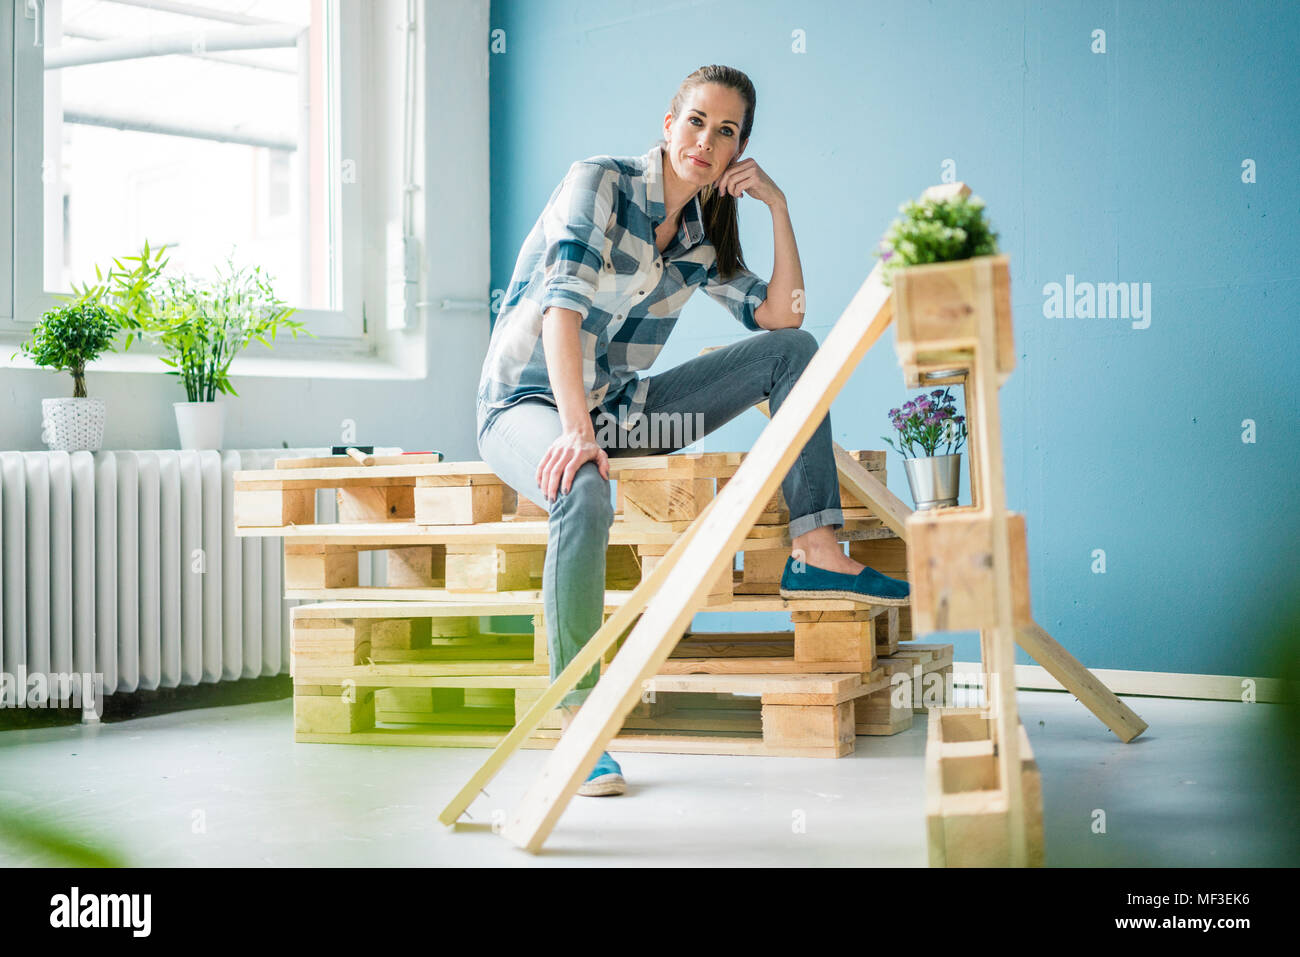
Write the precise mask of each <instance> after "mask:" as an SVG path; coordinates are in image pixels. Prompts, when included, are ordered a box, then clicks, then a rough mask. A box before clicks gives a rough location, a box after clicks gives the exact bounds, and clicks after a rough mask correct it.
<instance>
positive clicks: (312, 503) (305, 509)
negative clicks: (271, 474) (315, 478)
mask: <svg viewBox="0 0 1300 957" xmlns="http://www.w3.org/2000/svg"><path fill="white" fill-rule="evenodd" d="M234 508H235V525H236V526H237V527H249V528H251V527H257V528H280V527H282V526H285V525H311V524H312V523H313V522H315V521H316V491H315V490H314V489H309V488H291V489H241V488H239V487H238V486H236V488H235V502H234Z"/></svg>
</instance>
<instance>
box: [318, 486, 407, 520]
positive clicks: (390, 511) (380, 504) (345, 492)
mask: <svg viewBox="0 0 1300 957" xmlns="http://www.w3.org/2000/svg"><path fill="white" fill-rule="evenodd" d="M414 492H415V488H414V486H411V485H379V486H364V485H359V486H350V487H348V488H340V489H337V494H338V504H339V519H338V520H339V522H340V523H341V524H346V523H350V522H409V521H411V520H412V519H413V518H414V517H415V504H414Z"/></svg>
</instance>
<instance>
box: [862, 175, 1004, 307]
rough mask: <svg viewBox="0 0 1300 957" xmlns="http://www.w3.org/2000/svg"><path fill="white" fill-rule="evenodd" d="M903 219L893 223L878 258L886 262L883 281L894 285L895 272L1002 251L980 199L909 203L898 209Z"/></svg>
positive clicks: (913, 201) (878, 252)
mask: <svg viewBox="0 0 1300 957" xmlns="http://www.w3.org/2000/svg"><path fill="white" fill-rule="evenodd" d="M898 211H899V212H900V213H902V214H903V216H902V218H900V219H895V220H894V221H893V223H891V224H890V227H889V231H888V232H887V233H885V237H884V239H882V240H881V241H880V246H879V248H878V249H877V250H876V252H875V255H876V257H877V258H879V259H880V261H881V262H882V263H884V275H883V281H884V284H885V285H886V286H892V285H893V276H894V272H895V270H898V269H902V268H905V267H907V266H920V265H924V264H925V263H946V262H956V261H958V260H961V259H971V258H973V257H975V256H992V255H995V254H996V253H997V252H998V234H997V233H995V232H993V230H992V228H991V227H990V225H989V222H988V220H987V219H986V218H985V215H984V201H983V200H982V199H980V198H979V197H978V196H959V197H955V198H953V199H919V200H909V201H908V202H906V203H904V204H903V205H901V206H899V207H898Z"/></svg>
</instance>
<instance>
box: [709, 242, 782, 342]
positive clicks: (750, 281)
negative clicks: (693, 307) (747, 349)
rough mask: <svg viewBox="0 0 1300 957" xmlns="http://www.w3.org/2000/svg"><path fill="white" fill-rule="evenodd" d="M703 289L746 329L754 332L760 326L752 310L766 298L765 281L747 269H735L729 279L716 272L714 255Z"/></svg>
mask: <svg viewBox="0 0 1300 957" xmlns="http://www.w3.org/2000/svg"><path fill="white" fill-rule="evenodd" d="M704 291H705V292H706V293H708V294H709V297H710V298H712V299H713V301H714V302H716V303H718V304H719V305H721V306H723V307H725V308H726V310H727V311H728V312H730V313H731V314H732V315H733V316H735V317H736V319H737V320H738V321H739V322H740V324H741V325H743V326H744V327H745V328H746V329H750V330H752V331H754V332H759V331H761V330H762V328H763V327H762V326H760V325H759V324H758V322H757V321H756V320H755V319H754V310H756V309H757V308H758V307H759V306H761V305H762V304H763V303H764V302H765V301H766V300H767V282H766V280H763V279H760V278H759V277H758V276H756V275H755V274H754V273H752V272H750V271H749V270H748V269H744V268H741V269H737V270H736V272H735V274H733V275H732V277H731V278H730V279H723V278H721V276H720V275H719V274H718V261H717V258H716V257H715V258H714V260H713V263H712V264H711V265H710V266H709V272H708V276H707V277H706V278H705V280H704Z"/></svg>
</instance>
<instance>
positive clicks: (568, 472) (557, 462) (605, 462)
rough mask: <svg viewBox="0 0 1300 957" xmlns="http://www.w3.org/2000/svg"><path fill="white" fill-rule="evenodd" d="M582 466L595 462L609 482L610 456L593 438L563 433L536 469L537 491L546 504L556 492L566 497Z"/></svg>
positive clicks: (568, 432) (581, 434) (585, 435)
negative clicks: (539, 491)
mask: <svg viewBox="0 0 1300 957" xmlns="http://www.w3.org/2000/svg"><path fill="white" fill-rule="evenodd" d="M584 462H595V463H596V468H598V469H599V470H600V474H601V476H602V477H604V478H605V479H608V478H609V456H608V455H606V454H605V450H604V449H602V448H601V447H600V446H599V445H598V444H597V443H596V437H595V435H594V434H592V433H590V432H579V431H576V430H574V431H565V432H563V433H561V434H560V436H559V437H558V438H557V439H556V440H555V441H554V442H552V443H551V445H550V448H548V449H547V450H546V454H544V455H543V456H542V460H541V462H539V463H538V465H537V487H538V488H540V489H541V490H542V492H543V494H545V495H546V499H547V501H551V500H552V499H554V498H555V496H556V492H557V490H561V489H562V490H563V491H564V492H565V493H566V494H567V493H568V491H569V490H570V489H571V488H573V476H574V475H576V474H577V472H578V468H579V466H581V465H582V464H583V463H584Z"/></svg>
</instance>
